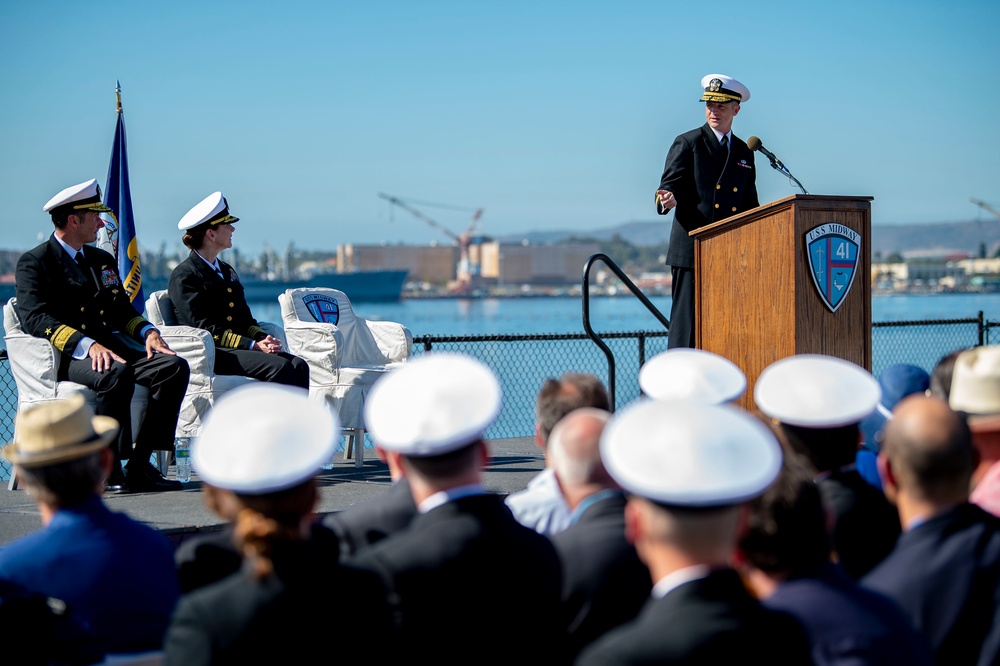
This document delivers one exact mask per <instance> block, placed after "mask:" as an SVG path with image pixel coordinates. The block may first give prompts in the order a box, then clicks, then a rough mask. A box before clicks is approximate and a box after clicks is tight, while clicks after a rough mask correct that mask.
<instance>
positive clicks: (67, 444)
mask: <svg viewBox="0 0 1000 666" xmlns="http://www.w3.org/2000/svg"><path fill="white" fill-rule="evenodd" d="M14 430H15V435H14V441H13V442H11V443H10V444H8V445H7V446H5V447H4V448H3V451H2V453H3V457H4V458H6V459H7V460H9V461H10V462H12V463H14V464H15V465H20V466H21V467H28V468H31V467H44V466H47V465H55V464H58V463H63V462H69V461H70V460H76V459H77V458H82V457H84V456H86V455H88V454H90V453H93V452H94V451H99V450H100V449H102V448H104V447H106V446H108V444H109V443H110V442H111V440H113V439H114V438H115V437H116V436H117V435H118V421H116V420H115V419H113V418H111V417H110V416H95V415H94V410H93V409H92V408H91V407H90V405H88V404H87V403H86V402H85V401H84V399H83V396H81V395H79V394H77V395H75V396H73V397H71V398H67V399H65V400H56V401H54V402H49V403H45V404H43V405H39V406H37V407H33V408H29V409H25V410H23V411H21V412H19V413H18V415H17V420H16V424H15V427H14Z"/></svg>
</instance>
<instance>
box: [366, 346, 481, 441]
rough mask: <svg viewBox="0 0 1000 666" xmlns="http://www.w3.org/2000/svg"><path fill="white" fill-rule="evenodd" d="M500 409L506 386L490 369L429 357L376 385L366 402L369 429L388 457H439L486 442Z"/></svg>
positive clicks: (445, 355) (454, 357) (446, 356)
mask: <svg viewBox="0 0 1000 666" xmlns="http://www.w3.org/2000/svg"><path fill="white" fill-rule="evenodd" d="M500 403H501V391H500V383H499V382H498V381H497V378H496V375H494V374H493V371H492V370H490V368H489V367H487V366H486V365H485V364H484V363H482V362H481V361H479V360H477V359H474V358H472V357H471V356H466V355H464V354H456V353H451V352H428V353H426V354H421V355H420V356H418V357H416V358H414V359H411V360H409V361H407V362H406V363H405V364H404V365H403V366H402V367H400V368H397V369H394V370H391V371H390V372H389V373H388V374H386V375H385V376H384V377H382V378H381V379H379V380H378V381H377V382H376V383H375V386H374V387H372V390H371V393H369V395H368V397H367V399H366V400H365V427H366V428H367V429H368V431H369V432H371V434H372V438H373V439H374V440H375V441H376V442H377V443H378V445H379V446H381V447H382V448H384V449H386V450H387V451H396V452H399V453H402V454H404V455H407V456H421V457H423V456H437V455H442V454H445V453H449V452H451V451H457V450H458V449H460V448H462V447H463V446H466V445H468V444H471V443H473V442H475V441H476V440H478V439H481V438H482V437H483V434H484V433H485V432H486V429H487V428H488V427H489V426H490V424H492V423H493V421H494V420H495V419H496V417H497V415H498V414H499V413H500Z"/></svg>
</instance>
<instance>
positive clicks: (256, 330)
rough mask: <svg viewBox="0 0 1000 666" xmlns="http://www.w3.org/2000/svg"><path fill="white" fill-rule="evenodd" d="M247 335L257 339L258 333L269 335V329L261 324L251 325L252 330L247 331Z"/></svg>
mask: <svg viewBox="0 0 1000 666" xmlns="http://www.w3.org/2000/svg"><path fill="white" fill-rule="evenodd" d="M247 335H248V336H249V337H251V338H254V339H256V338H257V336H258V335H267V331H265V330H264V329H262V328H261V327H260V326H251V327H250V330H248V331H247Z"/></svg>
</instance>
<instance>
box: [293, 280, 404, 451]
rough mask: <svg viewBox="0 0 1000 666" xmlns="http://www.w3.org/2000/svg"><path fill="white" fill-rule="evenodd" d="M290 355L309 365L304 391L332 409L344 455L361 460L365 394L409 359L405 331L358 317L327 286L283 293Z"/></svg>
mask: <svg viewBox="0 0 1000 666" xmlns="http://www.w3.org/2000/svg"><path fill="white" fill-rule="evenodd" d="M278 303H279V304H280V306H281V319H282V323H283V324H284V327H285V337H286V339H287V342H288V346H287V349H288V351H289V352H290V353H292V354H295V355H296V356H300V357H302V358H304V359H305V360H306V361H307V362H308V363H309V393H310V395H314V396H322V397H323V399H324V400H325V401H326V402H327V404H329V405H330V406H331V407H333V408H334V409H336V410H337V413H338V415H339V417H340V424H341V428H343V429H344V430H345V431H346V433H347V438H348V439H347V442H348V444H347V448H346V449H345V452H344V453H345V457H350V455H351V449H352V446H353V448H354V450H355V454H354V460H355V465H357V466H359V467H360V466H361V464H362V462H363V461H364V427H365V426H364V418H363V410H364V403H365V396H367V395H368V391H369V390H370V389H371V387H372V385H373V384H374V383H375V382H376V381H377V380H378V379H379V377H381V376H382V375H383V374H384V373H385V372H387V371H389V370H391V369H392V368H394V367H396V366H398V365H399V364H400V363H403V362H404V361H406V359H407V358H409V356H410V353H411V352H412V351H413V335H412V334H411V333H410V330H409V329H408V328H406V327H405V326H403V325H402V324H398V323H395V322H388V321H369V320H367V319H365V318H363V317H359V316H357V315H356V314H355V313H354V309H353V308H352V307H351V300H350V299H349V298H348V297H347V294H345V293H344V292H342V291H340V290H337V289H330V288H326V287H313V288H300V289H288V290H286V291H285V293H283V294H281V295H279V296H278Z"/></svg>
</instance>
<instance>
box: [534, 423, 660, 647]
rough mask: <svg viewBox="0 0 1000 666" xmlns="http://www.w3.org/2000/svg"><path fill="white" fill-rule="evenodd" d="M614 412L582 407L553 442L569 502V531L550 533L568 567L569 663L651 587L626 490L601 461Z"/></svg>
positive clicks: (634, 611) (630, 614)
mask: <svg viewBox="0 0 1000 666" xmlns="http://www.w3.org/2000/svg"><path fill="white" fill-rule="evenodd" d="M610 416H611V415H610V414H609V413H608V412H606V411H604V410H600V409H593V408H586V407H585V408H582V409H577V410H574V411H572V412H570V413H569V414H567V415H566V417H565V418H563V419H562V420H561V421H559V423H558V424H556V426H555V428H553V430H552V435H551V436H550V437H549V447H548V450H549V458H550V460H551V464H552V469H553V470H554V471H555V474H556V477H557V478H558V479H559V487H560V488H562V490H563V495H564V496H565V497H566V503H567V504H568V505H569V507H570V510H571V514H570V526H569V527H567V528H566V529H565V530H563V531H562V532H559V533H558V534H554V535H552V536H551V539H552V543H554V544H555V546H556V550H557V551H558V552H559V559H560V560H561V561H562V565H563V591H562V597H563V615H562V616H563V622H564V625H565V627H566V632H567V634H568V637H567V640H568V644H567V661H568V662H572V660H573V659H575V658H576V655H577V654H578V653H579V652H580V650H581V649H582V648H584V647H585V646H587V645H589V644H590V643H592V642H593V641H594V640H596V639H597V638H598V637H600V636H602V635H603V634H605V633H606V632H607V631H609V630H610V629H613V628H614V627H617V626H618V625H620V624H623V623H624V622H628V621H629V620H631V619H633V618H634V617H635V616H636V615H638V614H639V610H640V609H641V608H642V606H643V605H644V604H645V603H646V600H647V599H648V598H649V591H650V589H651V588H652V586H653V583H652V581H651V580H650V577H649V569H647V568H646V565H645V564H643V563H642V560H640V559H639V555H638V554H637V553H636V552H635V546H633V545H632V544H630V543H629V542H628V540H627V539H626V538H625V493H623V492H622V490H621V488H620V487H619V486H618V484H617V483H615V482H614V480H613V479H612V478H611V477H610V476H609V475H608V472H607V470H606V469H605V468H604V464H603V463H602V462H601V451H600V439H601V432H603V430H604V426H605V424H606V423H607V422H608V418H609V417H610Z"/></svg>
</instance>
